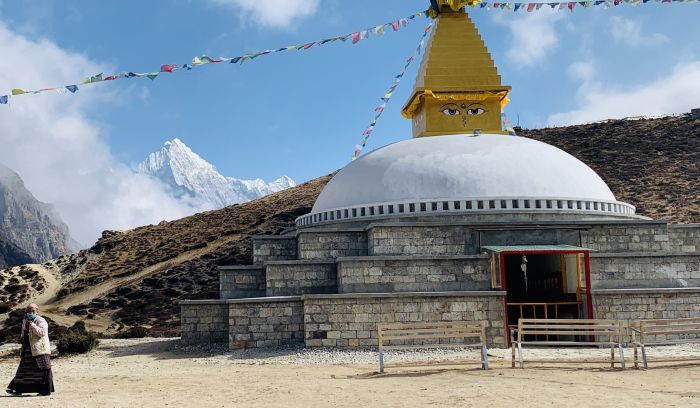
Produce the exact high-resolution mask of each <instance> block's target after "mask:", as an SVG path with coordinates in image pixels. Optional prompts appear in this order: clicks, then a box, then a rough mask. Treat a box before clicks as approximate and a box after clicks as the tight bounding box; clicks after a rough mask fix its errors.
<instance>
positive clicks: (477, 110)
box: [440, 103, 486, 116]
mask: <svg viewBox="0 0 700 408" xmlns="http://www.w3.org/2000/svg"><path fill="white" fill-rule="evenodd" d="M440 112H442V114H443V115H446V116H457V115H461V114H462V112H464V114H465V115H472V116H476V115H481V114H483V113H486V108H485V107H484V106H483V105H481V104H479V103H473V104H471V105H469V106H467V105H466V104H462V105H461V106H458V105H457V104H455V103H448V104H446V105H443V106H442V108H441V110H440Z"/></svg>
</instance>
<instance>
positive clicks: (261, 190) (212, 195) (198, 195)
mask: <svg viewBox="0 0 700 408" xmlns="http://www.w3.org/2000/svg"><path fill="white" fill-rule="evenodd" d="M138 171H139V172H140V173H143V174H148V175H150V176H153V177H155V178H157V179H159V180H160V181H162V182H164V183H165V184H166V185H167V186H169V187H170V189H171V190H172V192H173V194H174V195H175V196H176V197H178V198H182V197H185V196H187V197H190V198H192V199H194V200H198V201H200V202H203V203H205V204H208V205H209V207H210V208H222V207H225V206H227V205H231V204H237V203H242V202H246V201H250V200H254V199H256V198H260V197H263V196H266V195H268V194H271V193H275V192H277V191H281V190H284V189H286V188H289V187H294V186H295V185H296V183H295V182H294V180H292V179H291V178H289V177H287V176H282V177H280V178H278V179H277V180H274V181H272V182H271V183H266V182H265V181H264V180H262V179H255V180H240V179H236V178H233V177H224V176H222V175H221V174H219V172H218V171H216V168H215V167H214V166H213V165H212V164H211V163H209V162H207V161H206V160H204V159H202V158H201V157H200V156H199V155H197V154H196V153H195V152H193V151H192V149H190V148H189V147H187V145H185V144H184V143H182V141H180V139H173V140H172V141H169V142H165V144H164V145H163V147H162V148H161V149H160V150H159V151H157V152H154V153H151V154H150V155H148V158H147V159H146V160H145V161H144V162H143V163H141V164H139V165H138Z"/></svg>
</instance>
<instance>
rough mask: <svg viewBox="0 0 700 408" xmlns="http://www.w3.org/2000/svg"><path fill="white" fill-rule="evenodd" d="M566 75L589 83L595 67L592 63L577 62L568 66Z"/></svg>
mask: <svg viewBox="0 0 700 408" xmlns="http://www.w3.org/2000/svg"><path fill="white" fill-rule="evenodd" d="M567 71H568V73H569V75H570V76H572V77H573V78H574V79H578V80H581V81H590V80H592V79H593V77H594V76H595V73H596V69H595V65H594V64H593V62H592V61H577V62H574V63H573V64H571V65H569V68H568V70H567Z"/></svg>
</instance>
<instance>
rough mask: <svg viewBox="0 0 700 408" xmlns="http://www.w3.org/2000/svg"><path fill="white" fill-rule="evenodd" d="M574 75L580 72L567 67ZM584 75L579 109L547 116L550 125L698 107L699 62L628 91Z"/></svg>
mask: <svg viewBox="0 0 700 408" xmlns="http://www.w3.org/2000/svg"><path fill="white" fill-rule="evenodd" d="M585 64H586V63H584V65H585ZM590 67H591V66H589V68H590ZM577 71H581V69H580V68H571V67H570V72H571V73H574V74H575V73H577ZM583 71H584V72H585V71H586V70H585V69H584V70H583ZM585 73H586V74H587V75H588V76H587V77H582V79H583V82H582V83H581V86H580V87H579V90H578V93H577V98H578V100H579V107H578V108H576V109H574V110H571V111H568V112H560V113H555V114H553V115H550V116H549V119H548V123H549V124H550V125H570V124H577V123H584V122H592V121H597V120H604V119H619V118H624V117H627V116H640V115H641V116H658V115H667V114H673V113H684V112H688V111H690V109H692V108H697V107H698V97H697V95H700V61H692V62H688V63H682V64H679V65H677V66H676V67H674V68H673V70H672V71H671V72H670V73H668V74H666V75H664V76H662V77H660V78H659V79H656V80H654V81H652V82H648V83H646V84H641V85H638V86H636V87H630V88H623V87H618V86H615V85H613V84H603V83H600V82H598V81H596V80H595V79H593V78H594V77H595V72H594V71H590V70H588V72H585Z"/></svg>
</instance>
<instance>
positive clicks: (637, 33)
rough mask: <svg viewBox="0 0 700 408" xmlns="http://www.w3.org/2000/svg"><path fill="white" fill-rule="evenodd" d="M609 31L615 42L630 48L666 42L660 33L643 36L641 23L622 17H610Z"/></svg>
mask: <svg viewBox="0 0 700 408" xmlns="http://www.w3.org/2000/svg"><path fill="white" fill-rule="evenodd" d="M610 30H611V32H612V36H613V39H615V41H617V42H620V43H623V44H627V45H629V46H631V47H639V46H641V45H657V44H663V43H665V42H668V37H666V36H665V35H663V34H661V33H654V34H651V35H645V34H643V33H642V22H641V21H638V20H637V21H635V20H630V19H626V18H623V17H618V16H612V17H610Z"/></svg>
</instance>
